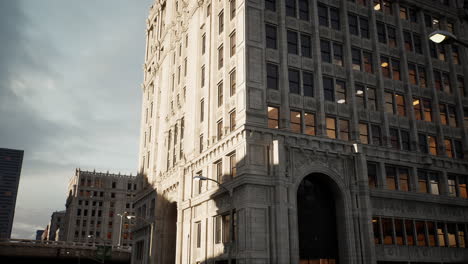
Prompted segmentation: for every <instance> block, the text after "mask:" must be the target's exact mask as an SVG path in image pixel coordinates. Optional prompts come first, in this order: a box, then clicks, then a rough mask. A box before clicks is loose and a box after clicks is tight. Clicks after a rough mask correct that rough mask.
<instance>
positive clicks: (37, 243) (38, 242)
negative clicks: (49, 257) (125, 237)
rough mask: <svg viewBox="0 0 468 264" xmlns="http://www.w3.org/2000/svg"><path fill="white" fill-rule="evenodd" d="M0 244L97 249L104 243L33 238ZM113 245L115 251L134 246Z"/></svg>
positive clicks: (129, 248) (12, 240)
mask: <svg viewBox="0 0 468 264" xmlns="http://www.w3.org/2000/svg"><path fill="white" fill-rule="evenodd" d="M0 244H3V245H5V244H10V245H14V244H21V245H30V246H48V247H51V246H52V247H60V248H85V249H96V248H97V246H101V245H103V244H99V243H93V242H89V243H83V242H68V241H52V240H33V239H0ZM109 246H111V247H112V250H113V251H125V252H128V251H131V250H132V247H129V246H115V245H109Z"/></svg>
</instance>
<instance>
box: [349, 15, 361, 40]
mask: <svg viewBox="0 0 468 264" xmlns="http://www.w3.org/2000/svg"><path fill="white" fill-rule="evenodd" d="M348 23H349V33H350V34H352V35H356V36H358V35H359V30H358V17H357V16H356V15H351V14H350V15H348Z"/></svg>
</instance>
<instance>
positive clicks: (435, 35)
mask: <svg viewBox="0 0 468 264" xmlns="http://www.w3.org/2000/svg"><path fill="white" fill-rule="evenodd" d="M429 39H430V40H431V41H432V42H434V43H437V44H444V43H447V44H450V43H458V44H460V45H462V46H464V47H467V48H468V43H465V42H463V41H460V40H459V39H458V38H457V37H456V36H455V35H454V34H453V33H451V32H448V31H445V30H436V31H434V32H432V33H431V34H429Z"/></svg>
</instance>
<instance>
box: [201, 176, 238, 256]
mask: <svg viewBox="0 0 468 264" xmlns="http://www.w3.org/2000/svg"><path fill="white" fill-rule="evenodd" d="M193 179H194V180H199V181H212V182H215V183H216V184H218V186H219V187H221V188H223V189H224V190H226V191H227V192H228V194H229V201H230V203H231V209H230V211H229V219H230V222H229V240H230V241H229V248H228V264H232V260H231V258H232V256H231V255H232V244H233V240H232V239H233V235H234V228H233V227H234V203H233V199H232V190H229V189H228V188H226V187H224V186H223V185H222V184H221V183H220V182H219V181H217V180H214V179H210V178H208V177H205V176H202V175H197V176H194V177H193Z"/></svg>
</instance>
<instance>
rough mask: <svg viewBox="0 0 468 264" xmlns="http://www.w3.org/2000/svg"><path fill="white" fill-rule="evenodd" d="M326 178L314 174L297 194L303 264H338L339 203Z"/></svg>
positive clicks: (300, 251) (301, 263)
mask: <svg viewBox="0 0 468 264" xmlns="http://www.w3.org/2000/svg"><path fill="white" fill-rule="evenodd" d="M326 177H327V176H325V175H323V174H311V175H309V176H307V177H305V178H304V179H303V181H302V182H301V184H300V185H299V188H298V191H297V217H298V224H299V226H298V234H299V259H300V264H322V263H328V264H338V253H339V245H338V239H337V225H336V202H335V195H334V192H333V190H332V188H331V184H330V182H329V180H328V181H327V179H326Z"/></svg>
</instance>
